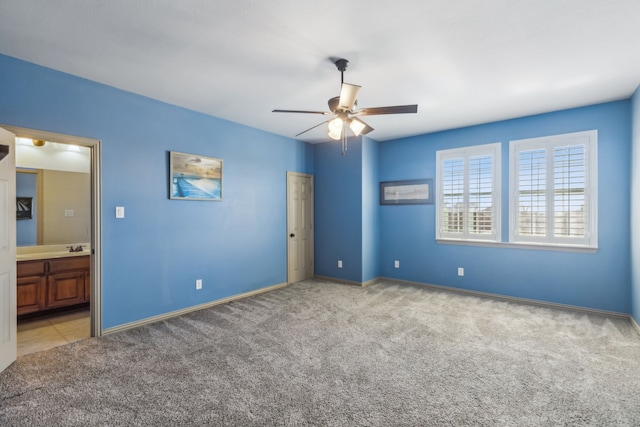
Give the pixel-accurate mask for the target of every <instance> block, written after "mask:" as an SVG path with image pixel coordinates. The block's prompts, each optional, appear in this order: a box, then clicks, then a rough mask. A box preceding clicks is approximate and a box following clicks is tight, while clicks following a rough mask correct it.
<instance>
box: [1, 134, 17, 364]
mask: <svg viewBox="0 0 640 427" xmlns="http://www.w3.org/2000/svg"><path fill="white" fill-rule="evenodd" d="M15 144H16V139H15V135H14V134H12V133H11V132H9V131H7V130H5V129H2V128H0V156H2V155H3V154H4V153H6V156H5V157H4V158H3V159H2V160H0V371H3V370H4V369H5V368H6V367H7V366H9V365H10V364H11V363H13V361H15V360H16V349H17V338H16V323H17V316H16V151H15V148H16V145H15Z"/></svg>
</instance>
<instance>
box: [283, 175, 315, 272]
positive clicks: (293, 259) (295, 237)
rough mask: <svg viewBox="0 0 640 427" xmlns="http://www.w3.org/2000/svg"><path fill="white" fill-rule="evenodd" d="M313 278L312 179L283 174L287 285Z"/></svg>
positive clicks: (304, 176)
mask: <svg viewBox="0 0 640 427" xmlns="http://www.w3.org/2000/svg"><path fill="white" fill-rule="evenodd" d="M312 277H313V175H307V174H302V173H296V172H287V282H288V283H295V282H299V281H301V280H305V279H310V278H312Z"/></svg>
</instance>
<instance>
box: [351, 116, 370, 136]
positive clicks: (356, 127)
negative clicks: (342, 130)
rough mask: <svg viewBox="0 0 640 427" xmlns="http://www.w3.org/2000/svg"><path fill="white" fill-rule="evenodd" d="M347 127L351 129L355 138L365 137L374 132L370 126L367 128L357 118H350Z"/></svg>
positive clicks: (366, 125)
mask: <svg viewBox="0 0 640 427" xmlns="http://www.w3.org/2000/svg"><path fill="white" fill-rule="evenodd" d="M349 127H350V128H351V130H352V131H353V133H354V134H356V136H358V135H366V134H368V133H369V132H371V131H372V130H374V129H373V128H372V127H371V126H369V125H368V124H366V123H365V122H363V121H362V120H360V119H359V118H357V117H352V118H351V123H349Z"/></svg>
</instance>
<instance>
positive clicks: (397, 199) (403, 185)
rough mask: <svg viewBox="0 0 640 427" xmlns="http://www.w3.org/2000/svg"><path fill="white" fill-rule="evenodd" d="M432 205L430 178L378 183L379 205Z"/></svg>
mask: <svg viewBox="0 0 640 427" xmlns="http://www.w3.org/2000/svg"><path fill="white" fill-rule="evenodd" d="M432 203H433V179H432V178H429V179H413V180H405V181H385V182H381V183H380V204H381V205H421V204H432Z"/></svg>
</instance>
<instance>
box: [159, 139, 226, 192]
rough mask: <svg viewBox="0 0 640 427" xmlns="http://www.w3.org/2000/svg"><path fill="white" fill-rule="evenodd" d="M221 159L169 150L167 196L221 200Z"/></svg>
mask: <svg viewBox="0 0 640 427" xmlns="http://www.w3.org/2000/svg"><path fill="white" fill-rule="evenodd" d="M222 166H223V161H222V159H218V158H215V157H207V156H200V155H196V154H188V153H181V152H179V151H170V152H169V198H170V199H172V200H205V201H221V200H222Z"/></svg>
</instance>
